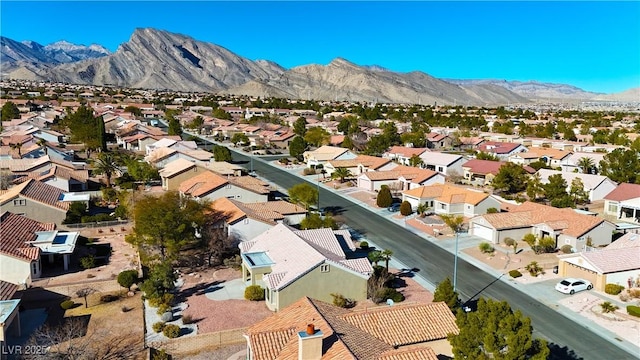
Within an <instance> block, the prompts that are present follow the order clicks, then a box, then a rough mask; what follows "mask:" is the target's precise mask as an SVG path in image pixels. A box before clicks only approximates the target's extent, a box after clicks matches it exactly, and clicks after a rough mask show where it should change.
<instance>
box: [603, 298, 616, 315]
mask: <svg viewBox="0 0 640 360" xmlns="http://www.w3.org/2000/svg"><path fill="white" fill-rule="evenodd" d="M600 307H601V308H602V312H603V313H605V314H606V313H611V312H614V311H616V310H618V309H619V307H618V306H617V305H613V304H612V303H611V302H610V301H605V302H603V303H602V304H600Z"/></svg>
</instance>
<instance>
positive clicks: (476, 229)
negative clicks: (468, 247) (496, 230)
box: [471, 224, 493, 242]
mask: <svg viewBox="0 0 640 360" xmlns="http://www.w3.org/2000/svg"><path fill="white" fill-rule="evenodd" d="M471 234H473V235H475V236H477V237H481V238H483V239H485V240H489V241H491V242H493V229H491V228H488V227H486V226H482V225H480V224H473V226H472V227H471Z"/></svg>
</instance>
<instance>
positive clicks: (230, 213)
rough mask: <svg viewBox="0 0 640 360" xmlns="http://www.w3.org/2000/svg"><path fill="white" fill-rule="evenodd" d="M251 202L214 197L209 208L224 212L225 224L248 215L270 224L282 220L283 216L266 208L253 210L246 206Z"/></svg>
mask: <svg viewBox="0 0 640 360" xmlns="http://www.w3.org/2000/svg"><path fill="white" fill-rule="evenodd" d="M247 205H251V204H244V203H242V202H240V201H236V200H231V199H227V198H219V199H216V201H214V202H213V203H211V208H213V209H215V210H218V211H222V212H223V213H224V214H225V217H226V220H225V221H226V222H227V224H233V223H235V222H236V221H238V220H241V219H244V218H245V217H249V218H252V219H255V220H258V221H262V222H265V223H267V224H270V225H275V224H277V222H276V220H282V219H284V217H283V216H282V215H281V214H279V213H277V212H274V211H269V210H266V209H258V210H254V209H253V208H251V207H249V206H247Z"/></svg>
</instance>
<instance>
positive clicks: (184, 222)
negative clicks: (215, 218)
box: [128, 191, 208, 261]
mask: <svg viewBox="0 0 640 360" xmlns="http://www.w3.org/2000/svg"><path fill="white" fill-rule="evenodd" d="M207 207H208V204H206V203H205V202H201V201H196V200H193V199H189V198H187V197H184V196H180V194H178V193H177V192H176V191H168V192H166V193H164V194H162V196H144V197H142V199H137V200H136V204H135V207H134V209H133V215H134V216H133V218H134V219H135V226H134V229H133V230H134V231H133V234H132V236H130V237H129V239H128V241H130V242H132V243H133V244H135V245H138V247H139V248H140V250H141V251H142V252H144V253H146V254H147V255H148V256H149V257H152V258H154V257H157V255H158V254H159V257H160V259H161V260H162V261H165V260H173V259H176V258H178V255H179V253H180V250H181V249H183V248H184V247H185V246H187V245H189V244H194V243H198V239H197V237H196V232H197V231H198V230H199V229H201V228H202V226H203V225H204V223H205V220H206V218H205V212H204V210H205V209H206V208H207Z"/></svg>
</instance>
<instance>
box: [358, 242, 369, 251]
mask: <svg viewBox="0 0 640 360" xmlns="http://www.w3.org/2000/svg"><path fill="white" fill-rule="evenodd" d="M368 248H369V243H368V242H366V241H360V249H364V250H366V249H368Z"/></svg>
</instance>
